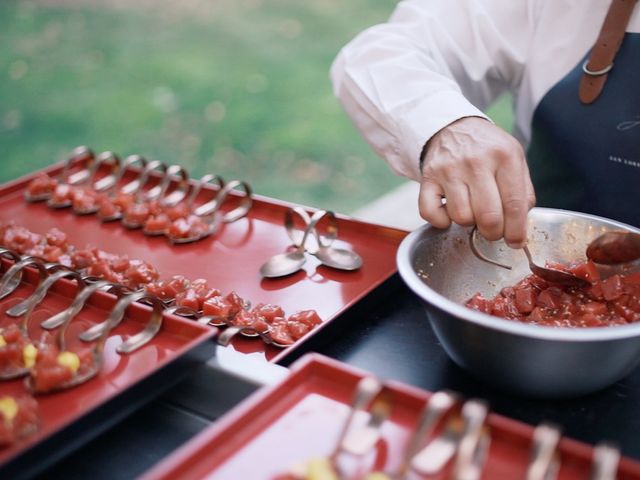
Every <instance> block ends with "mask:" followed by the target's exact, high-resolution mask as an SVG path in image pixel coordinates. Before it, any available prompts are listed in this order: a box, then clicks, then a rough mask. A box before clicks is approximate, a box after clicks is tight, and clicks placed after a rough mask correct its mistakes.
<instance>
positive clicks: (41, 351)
mask: <svg viewBox="0 0 640 480" xmlns="http://www.w3.org/2000/svg"><path fill="white" fill-rule="evenodd" d="M91 368H93V353H92V351H91V350H88V349H85V350H82V351H80V352H70V351H60V349H58V348H57V347H56V346H55V345H52V344H40V345H39V347H38V355H37V357H36V362H35V365H34V366H33V368H32V369H31V370H30V375H31V380H32V385H33V391H34V393H49V392H52V391H56V390H59V389H61V388H66V387H67V386H68V385H69V382H71V381H72V380H73V379H74V378H76V377H77V376H81V375H84V374H86V373H87V372H88V371H89V370H90V369H91Z"/></svg>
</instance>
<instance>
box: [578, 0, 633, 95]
mask: <svg viewBox="0 0 640 480" xmlns="http://www.w3.org/2000/svg"><path fill="white" fill-rule="evenodd" d="M636 2H637V0H612V2H611V6H610V7H609V11H608V12H607V16H606V17H605V19H604V23H603V24H602V28H601V30H600V35H599V36H598V40H597V41H596V43H595V45H594V46H593V49H592V50H591V55H590V56H589V59H588V60H587V61H586V62H584V64H583V65H582V71H583V75H582V78H581V79H580V87H579V97H580V101H581V102H582V103H584V104H589V103H593V102H594V101H595V100H596V99H597V98H598V96H599V95H600V92H601V91H602V89H603V88H604V84H605V82H606V81H607V74H608V73H609V71H610V70H611V69H612V68H613V60H614V58H615V56H616V53H618V49H619V48H620V45H621V44H622V39H623V38H624V33H625V30H626V29H627V24H628V23H629V19H630V18H631V13H632V12H633V7H634V6H635V4H636Z"/></svg>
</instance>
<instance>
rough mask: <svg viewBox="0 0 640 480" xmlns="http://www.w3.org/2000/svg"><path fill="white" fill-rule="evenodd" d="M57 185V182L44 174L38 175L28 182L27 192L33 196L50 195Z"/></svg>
mask: <svg viewBox="0 0 640 480" xmlns="http://www.w3.org/2000/svg"><path fill="white" fill-rule="evenodd" d="M57 185H58V181H57V180H56V179H54V178H51V177H50V176H49V175H47V174H46V173H43V174H40V175H38V176H37V177H36V178H34V179H33V180H31V181H30V182H29V185H27V191H28V192H29V194H31V195H33V196H40V195H51V194H52V193H53V191H54V190H55V188H56V186H57Z"/></svg>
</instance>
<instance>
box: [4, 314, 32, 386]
mask: <svg viewBox="0 0 640 480" xmlns="http://www.w3.org/2000/svg"><path fill="white" fill-rule="evenodd" d="M35 352H37V350H36V349H35V347H34V346H33V344H32V342H31V339H29V337H27V336H26V335H25V334H24V332H23V331H22V330H20V328H18V326H16V325H9V326H8V327H6V328H4V329H2V330H0V372H1V373H3V374H5V375H10V374H11V372H14V371H16V370H23V369H25V368H31V367H32V366H33V364H34V360H35Z"/></svg>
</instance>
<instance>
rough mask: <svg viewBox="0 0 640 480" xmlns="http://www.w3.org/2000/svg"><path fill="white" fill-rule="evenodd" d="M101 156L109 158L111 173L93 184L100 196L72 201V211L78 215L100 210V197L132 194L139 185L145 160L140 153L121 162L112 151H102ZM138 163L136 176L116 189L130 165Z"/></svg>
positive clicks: (107, 197)
mask: <svg viewBox="0 0 640 480" xmlns="http://www.w3.org/2000/svg"><path fill="white" fill-rule="evenodd" d="M101 157H105V159H109V160H111V162H112V163H113V167H112V170H113V171H112V174H111V175H108V176H106V177H104V178H102V179H100V180H98V181H97V182H95V183H94V184H93V190H95V192H98V193H101V196H99V197H95V199H94V201H93V202H92V203H87V204H84V205H83V204H81V203H80V204H76V202H73V211H74V213H76V214H78V215H90V214H94V213H97V212H98V211H99V210H100V203H101V201H102V199H105V198H106V199H111V198H113V197H115V196H116V195H118V194H132V193H133V192H135V191H136V190H137V189H138V188H139V186H140V177H141V176H142V172H143V170H144V167H145V166H146V164H147V161H146V160H145V159H144V158H143V157H141V156H140V155H129V156H128V157H127V158H126V159H125V160H124V162H123V163H122V164H121V162H120V160H119V158H118V157H117V156H116V154H115V153H113V152H103V153H102V154H101ZM136 165H139V166H140V167H141V169H140V172H139V174H138V176H137V177H136V178H135V179H133V180H131V181H130V182H129V183H127V184H126V185H124V186H122V187H121V188H120V189H119V190H118V184H119V183H120V181H121V180H122V177H123V176H124V174H125V173H126V172H127V170H129V169H130V167H132V166H136Z"/></svg>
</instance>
